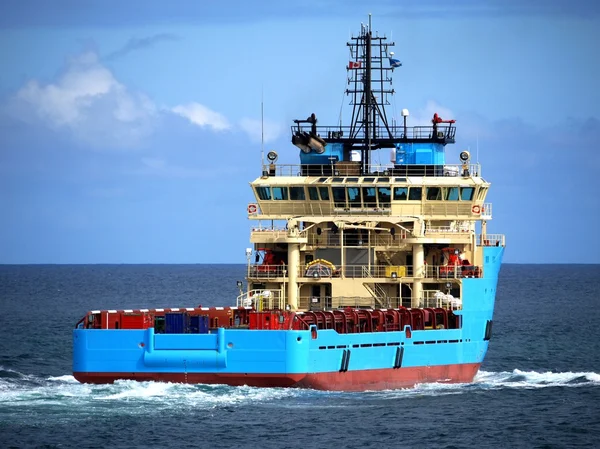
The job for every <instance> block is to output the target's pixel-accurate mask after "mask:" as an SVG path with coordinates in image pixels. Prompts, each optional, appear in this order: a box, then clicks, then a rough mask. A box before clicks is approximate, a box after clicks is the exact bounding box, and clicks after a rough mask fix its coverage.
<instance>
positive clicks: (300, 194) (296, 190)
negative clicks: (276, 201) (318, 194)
mask: <svg viewBox="0 0 600 449" xmlns="http://www.w3.org/2000/svg"><path fill="white" fill-rule="evenodd" d="M305 199H306V196H305V195H304V187H290V200H294V201H303V200H305Z"/></svg>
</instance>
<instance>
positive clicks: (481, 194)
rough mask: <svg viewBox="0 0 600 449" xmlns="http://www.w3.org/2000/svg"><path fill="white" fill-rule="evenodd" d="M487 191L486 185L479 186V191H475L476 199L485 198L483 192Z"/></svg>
mask: <svg viewBox="0 0 600 449" xmlns="http://www.w3.org/2000/svg"><path fill="white" fill-rule="evenodd" d="M486 193H487V187H481V188H480V189H479V192H478V193H477V199H479V200H483V199H485V194H486Z"/></svg>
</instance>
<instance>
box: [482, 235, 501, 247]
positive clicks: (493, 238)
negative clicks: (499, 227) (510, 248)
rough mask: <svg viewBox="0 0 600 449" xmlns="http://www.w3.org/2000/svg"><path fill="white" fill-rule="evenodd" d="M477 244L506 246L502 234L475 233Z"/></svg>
mask: <svg viewBox="0 0 600 449" xmlns="http://www.w3.org/2000/svg"><path fill="white" fill-rule="evenodd" d="M477 245H479V246H506V241H505V236H504V234H485V235H484V236H483V238H482V236H481V234H477Z"/></svg>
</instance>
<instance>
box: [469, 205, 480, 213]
mask: <svg viewBox="0 0 600 449" xmlns="http://www.w3.org/2000/svg"><path fill="white" fill-rule="evenodd" d="M471 210H472V211H473V213H474V214H477V215H479V214H480V213H481V207H479V206H477V205H475V206H473V207H472V208H471Z"/></svg>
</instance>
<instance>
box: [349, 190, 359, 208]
mask: <svg viewBox="0 0 600 449" xmlns="http://www.w3.org/2000/svg"><path fill="white" fill-rule="evenodd" d="M348 203H349V204H350V207H361V206H362V204H361V201H360V187H348Z"/></svg>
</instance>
